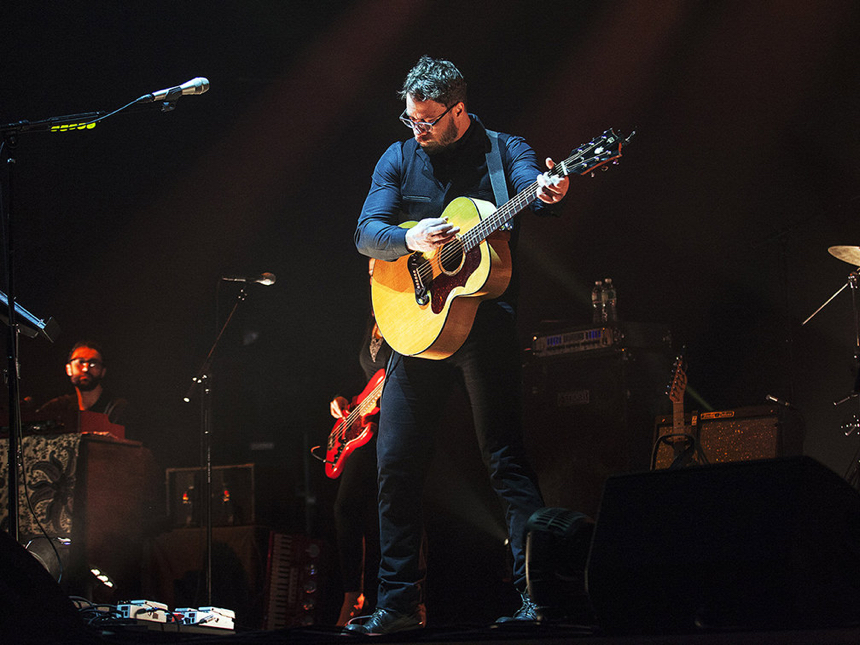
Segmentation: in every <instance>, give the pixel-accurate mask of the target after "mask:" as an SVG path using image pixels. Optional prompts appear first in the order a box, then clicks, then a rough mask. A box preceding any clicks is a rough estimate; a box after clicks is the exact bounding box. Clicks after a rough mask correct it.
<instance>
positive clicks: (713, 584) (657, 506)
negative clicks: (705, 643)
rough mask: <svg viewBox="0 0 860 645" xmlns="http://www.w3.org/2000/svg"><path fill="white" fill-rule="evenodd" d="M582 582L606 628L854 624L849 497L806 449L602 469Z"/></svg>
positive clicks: (856, 566) (857, 601)
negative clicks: (649, 468) (785, 454)
mask: <svg viewBox="0 0 860 645" xmlns="http://www.w3.org/2000/svg"><path fill="white" fill-rule="evenodd" d="M586 582H587V589H588V594H589V598H590V600H591V602H592V605H593V607H594V610H595V612H596V615H597V619H598V623H599V624H600V625H601V627H602V628H603V629H604V630H605V631H607V632H608V633H683V632H694V631H697V630H721V629H760V628H808V627H809V628H811V627H832V626H847V625H849V624H850V625H854V624H856V622H857V617H858V607H860V496H858V493H857V491H856V490H854V489H853V488H852V487H851V486H849V485H848V483H847V482H846V481H845V480H843V479H842V478H841V477H839V476H838V475H836V474H835V473H833V472H832V471H831V470H829V469H827V468H826V467H824V466H822V465H821V464H820V463H818V462H817V461H815V460H813V459H811V458H809V457H792V458H786V459H772V460H761V461H741V462H730V463H724V464H713V465H710V466H701V467H691V468H683V469H679V470H659V471H653V472H645V473H639V474H631V475H621V476H617V477H613V478H610V479H609V481H607V483H606V487H605V491H604V495H603V499H602V501H601V505H600V512H599V515H598V517H597V525H596V527H595V531H594V536H593V539H592V543H591V550H590V553H589V560H588V565H587V568H586Z"/></svg>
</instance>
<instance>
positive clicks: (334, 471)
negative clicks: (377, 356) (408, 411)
mask: <svg viewBox="0 0 860 645" xmlns="http://www.w3.org/2000/svg"><path fill="white" fill-rule="evenodd" d="M384 385H385V370H379V371H378V372H377V373H376V374H374V375H373V378H371V379H370V381H369V382H368V384H367V386H365V388H364V390H363V391H362V392H361V394H359V395H358V396H356V397H355V398H353V400H352V403H350V405H349V407H348V408H347V411H348V413H347V415H346V416H345V417H343V418H342V419H338V421H337V423H335V424H334V428H333V429H332V431H331V434H329V436H328V446H327V448H326V453H325V474H326V475H328V476H329V477H330V478H331V479H337V478H338V477H340V474H341V472H343V464H344V462H345V461H346V458H347V457H349V455H350V454H352V451H353V450H355V449H356V448H360V447H361V446H363V445H364V444H366V443H367V442H368V441H370V440H371V438H372V437H373V434H374V433H375V432H376V424H375V423H373V422H371V420H370V419H371V417H373V416H374V415H375V414H377V413H378V412H379V406H378V405H377V404H378V403H379V397H380V396H381V395H382V387H383V386H384Z"/></svg>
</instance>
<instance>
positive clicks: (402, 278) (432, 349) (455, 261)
mask: <svg viewBox="0 0 860 645" xmlns="http://www.w3.org/2000/svg"><path fill="white" fill-rule="evenodd" d="M634 134H635V132H634V133H631V134H630V136H628V137H627V138H626V139H622V138H621V137H620V136H619V135H617V134H615V132H613V131H612V130H607V131H606V132H604V133H603V134H602V135H601V136H599V137H597V138H595V139H593V140H592V141H590V142H589V143H587V144H585V145H583V146H580V147H579V148H577V149H576V150H574V151H573V152H572V153H571V155H570V157H568V158H567V159H565V160H564V161H562V162H560V163H558V164H556V165H555V167H554V168H553V169H552V170H549V171H547V172H548V174H549V175H550V176H552V177H564V176H567V175H571V174H580V175H584V174H587V173H591V172H593V171H594V170H595V169H597V168H599V167H601V166H602V167H603V169H604V170H605V169H606V165H605V164H608V163H609V162H612V161H615V160H617V159H618V158H619V157H620V156H621V148H622V147H623V146H624V145H626V144H627V143H628V142H629V141H630V139H631V138H632V136H633V135H634ZM538 188H539V185H538V183H537V182H536V181H535V182H534V183H532V184H531V185H530V186H528V187H527V188H526V189H525V190H523V191H522V192H520V193H519V194H518V195H516V196H515V197H513V198H512V199H510V200H509V201H507V202H506V203H505V204H503V205H502V206H500V207H498V208H496V206H495V205H493V204H492V203H490V202H487V201H484V200H480V199H474V198H471V197H458V198H456V199H454V200H453V201H452V202H451V203H450V204H448V206H447V207H446V208H445V211H444V212H443V213H442V217H444V218H446V219H447V220H448V221H449V222H450V223H452V224H454V225H455V226H458V227H459V228H460V233H459V234H458V235H457V237H456V238H454V239H453V240H451V241H450V242H448V243H447V244H445V245H444V246H443V247H441V248H440V249H438V250H437V251H435V252H434V253H433V254H425V253H421V252H415V253H411V254H407V255H404V256H402V257H400V258H398V259H397V260H395V261H393V262H383V261H377V262H376V266H375V268H374V271H373V277H372V278H371V289H370V292H371V297H372V299H373V311H374V313H375V315H376V322H377V324H378V325H379V330H380V331H381V332H382V336H383V337H384V338H385V340H386V341H387V342H388V344H389V345H391V347H392V348H393V349H394V350H395V351H397V352H399V353H400V354H403V355H405V356H421V357H423V358H430V359H437V360H438V359H442V358H447V357H448V356H450V355H451V354H453V353H454V352H456V351H457V350H458V349H459V348H460V346H461V345H462V344H463V343H464V342H465V340H466V337H467V336H468V335H469V331H470V330H471V328H472V323H473V322H474V320H475V313H476V312H477V310H478V305H479V304H480V303H481V301H483V300H488V299H492V298H497V297H498V296H500V295H502V293H504V291H505V289H507V288H508V283H509V282H510V279H511V252H510V248H509V246H508V240H509V237H510V234H509V233H507V232H504V231H500V230H499V229H500V228H501V227H502V226H503V225H504V224H506V223H507V222H509V221H510V220H511V219H513V217H514V216H515V215H517V214H518V213H519V212H520V211H522V210H523V209H525V208H526V207H527V206H528V205H529V204H531V203H532V202H533V201H535V199H537V191H538ZM416 223H417V222H404V223H403V224H401V225H400V226H401V227H402V228H411V227H413V226H415V224H416Z"/></svg>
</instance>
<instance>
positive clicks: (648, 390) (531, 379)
mask: <svg viewBox="0 0 860 645" xmlns="http://www.w3.org/2000/svg"><path fill="white" fill-rule="evenodd" d="M671 364H672V359H671V355H670V354H668V352H666V350H665V348H657V349H654V350H649V349H644V348H639V349H629V350H628V349H625V350H617V351H616V350H600V351H596V350H595V351H592V352H583V353H580V354H572V355H566V356H558V357H553V358H552V359H542V360H537V359H535V360H533V361H531V362H530V363H529V364H527V365H526V367H525V371H524V385H525V392H524V407H523V419H524V429H525V441H526V450H527V453H528V457H529V461H530V462H531V464H532V466H533V467H534V469H535V471H536V472H537V475H538V479H539V482H540V488H541V492H542V493H543V495H544V501H545V502H546V505H547V506H552V507H559V508H569V509H571V510H573V511H577V512H580V513H585V514H586V515H589V516H591V517H594V516H595V515H596V514H597V507H598V505H599V503H600V495H601V492H602V491H603V485H604V483H605V482H606V479H607V478H608V477H610V476H611V475H616V474H619V473H629V472H636V471H642V470H648V468H649V464H650V456H651V446H652V444H653V430H654V427H653V426H654V417H655V416H656V415H657V413H658V411H659V410H660V409H661V407H660V406H661V404H662V403H663V402H664V401H665V399H666V395H665V388H666V375H667V374H669V373H670V367H671Z"/></svg>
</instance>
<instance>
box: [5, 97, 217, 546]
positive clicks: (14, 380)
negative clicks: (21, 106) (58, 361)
mask: <svg viewBox="0 0 860 645" xmlns="http://www.w3.org/2000/svg"><path fill="white" fill-rule="evenodd" d="M206 89H208V81H207V86H206ZM175 90H180V91H175ZM204 91H205V90H204ZM180 96H182V92H181V87H179V88H173V89H171V90H169V91H168V92H167V93H166V94H165V96H164V97H163V99H161V101H162V103H161V110H162V112H169V111H171V110H173V109H174V108H175V107H176V101H177V99H179V97H180ZM153 100H154V95H152V94H145V95H143V96H142V97H140V98H139V99H135V100H134V101H132V102H131V103H128V104H126V105H124V106H123V107H121V108H119V109H118V110H114V111H113V112H85V113H81V114H70V115H65V116H55V117H50V118H48V119H43V120H40V121H27V120H22V121H16V122H13V123H6V124H0V154H2V158H3V160H4V161H5V166H6V177H5V178H6V190H5V191H4V190H2V187H3V183H2V181H0V226H2V234H3V252H4V260H5V261H4V270H5V274H6V303H5V304H6V309H7V313H6V315H5V318H6V320H7V322H8V325H9V331H8V336H7V339H6V345H7V355H6V361H7V363H6V364H7V368H6V382H7V386H8V389H9V460H8V461H9V517H8V519H9V530H8V533H9V535H11V536H12V538H14V540H15V541H16V542H20V529H19V518H18V464H19V461H20V456H21V450H20V442H21V438H22V434H23V432H22V427H21V414H20V409H19V401H20V371H19V361H18V333H19V331H21V330H20V329H19V325H18V323H17V316H16V310H18V309H19V306H18V305H17V304H16V302H15V300H16V293H15V279H14V278H15V276H14V271H15V244H14V242H13V237H14V236H13V233H14V231H13V228H14V227H13V223H14V219H13V217H12V211H13V206H14V199H13V194H14V187H15V173H14V169H15V164H16V160H15V156H14V150H15V148H16V147H17V145H18V135H19V134H22V133H30V132H72V131H78V130H92V129H93V128H95V127H96V124H97V123H99V122H101V121H103V120H104V119H106V118H108V117H110V116H113V115H115V114H118V113H119V112H122V111H124V110H127V109H128V108H130V107H131V106H133V105H135V104H138V103H148V102H151V101H153ZM18 313H19V314H20V313H21V312H20V311H19V312H18ZM24 319H27V316H26V315H25V316H24ZM40 322H41V321H40ZM49 322H50V323H52V321H49ZM24 329H26V327H24ZM43 331H46V335H48V334H47V327H44V328H43ZM48 337H49V340H53V339H52V338H51V337H50V336H48Z"/></svg>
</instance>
